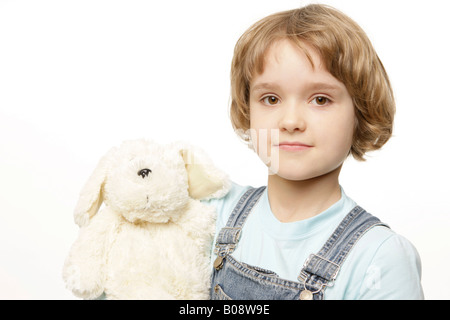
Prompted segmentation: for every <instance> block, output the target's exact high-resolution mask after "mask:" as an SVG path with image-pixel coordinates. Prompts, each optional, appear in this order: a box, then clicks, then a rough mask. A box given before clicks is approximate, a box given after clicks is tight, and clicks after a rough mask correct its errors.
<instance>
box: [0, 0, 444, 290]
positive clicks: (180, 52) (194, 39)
mask: <svg viewBox="0 0 450 320" xmlns="http://www.w3.org/2000/svg"><path fill="white" fill-rule="evenodd" d="M307 3H309V1H299V0H295V1H287V0H280V1H273V0H270V1H268V0H264V1H262V0H252V1H249V0H244V1H243V0H228V1H207V0H203V1H199V0H192V1H182V0H178V1H175V0H172V1H169V0H167V1H133V0H126V1H125V0H122V1H114V0H108V1H97V0H87V1H86V0H73V1H68V0H54V1H50V0H29V1H21V0H17V1H15V0H0V298H1V299H72V298H73V296H72V294H71V293H70V292H69V291H67V290H66V289H65V287H64V284H63V282H62V278H61V270H62V264H63V261H64V258H65V257H66V255H67V252H68V250H69V248H70V245H71V244H72V243H73V241H74V240H75V238H76V236H77V232H78V228H77V227H76V225H75V224H74V222H73V220H72V211H73V208H74V206H75V203H76V201H77V198H78V193H79V191H80V189H81V187H82V185H83V184H84V182H85V181H86V179H87V177H88V176H89V175H90V174H91V172H92V170H93V168H94V167H95V165H96V164H97V161H98V160H99V158H100V157H101V156H102V155H103V154H104V153H105V152H106V151H107V150H108V149H109V148H110V147H112V146H114V145H117V144H119V143H120V142H121V141H123V140H126V139H132V138H141V137H146V138H153V139H156V140H158V141H160V142H166V141H167V142H169V141H174V140H180V139H181V140H187V141H190V142H192V143H194V144H196V145H199V146H201V147H202V148H204V149H205V150H206V151H207V152H208V153H209V155H210V156H211V157H212V158H213V160H214V161H215V163H216V164H217V165H218V166H219V167H221V168H222V169H223V170H225V171H227V172H228V173H229V175H230V176H231V178H232V179H233V180H234V181H235V182H237V183H240V184H250V185H255V186H257V185H261V184H265V182H266V170H265V167H264V166H263V165H262V164H261V163H260V161H259V159H258V158H257V157H256V156H255V155H254V154H253V153H251V152H250V151H249V150H248V149H247V148H246V147H245V146H244V144H243V143H241V142H240V141H239V140H238V138H237V137H236V136H235V134H234V132H233V130H232V128H231V125H230V122H229V117H228V104H229V67H230V61H231V57H232V52H233V47H234V44H235V42H236V40H237V39H238V37H239V36H240V35H241V34H242V32H244V30H245V29H246V28H247V27H249V26H250V24H252V23H253V22H255V21H256V20H258V19H260V18H262V17H264V16H266V15H268V14H270V13H273V12H276V11H280V10H286V9H292V8H296V7H299V6H301V5H305V4H307ZM322 3H327V4H331V5H333V6H335V7H336V8H338V9H340V10H342V11H344V12H345V13H347V14H348V15H349V16H350V17H352V18H353V19H354V20H356V21H357V22H358V23H359V24H360V25H361V26H362V27H363V29H365V31H366V32H367V33H368V35H369V37H370V38H371V40H372V42H373V44H374V46H375V48H376V49H377V52H378V54H379V56H380V58H381V60H382V61H383V63H384V65H385V67H386V69H387V70H388V73H389V75H390V77H391V80H392V83H393V86H394V90H395V94H396V99H397V107H398V111H397V116H396V123H395V131H394V137H393V138H392V139H391V141H389V142H388V144H387V145H386V147H385V148H384V149H383V150H382V151H379V152H375V153H372V154H370V157H369V159H368V161H366V162H365V163H359V162H356V161H354V160H352V159H349V160H348V161H347V163H346V164H345V165H344V169H343V172H342V175H341V176H342V177H341V184H342V186H343V187H344V189H345V190H346V193H347V194H348V195H349V196H350V197H352V198H353V199H354V200H356V201H357V202H358V203H359V204H360V205H361V206H363V207H365V208H366V209H367V210H368V211H370V212H372V213H373V214H375V215H377V216H378V217H380V218H381V219H382V220H384V221H385V222H387V223H388V224H390V226H391V227H392V228H393V229H394V230H395V231H397V232H398V233H400V234H402V235H404V236H405V237H407V238H408V239H409V240H411V241H412V242H413V244H414V245H415V246H416V247H417V249H418V251H419V253H420V255H421V258H422V265H423V287H424V291H425V296H426V298H427V299H450V291H449V290H448V287H449V286H450V279H448V277H442V270H443V269H442V268H446V267H447V266H448V264H449V263H450V236H449V234H450V232H449V231H450V228H449V227H450V200H449V198H450V196H449V191H450V188H449V184H448V182H449V180H450V173H449V169H448V164H449V163H450V156H449V152H448V151H447V149H448V142H449V138H450V134H449V126H448V124H449V119H450V99H449V97H447V94H448V88H449V85H450V81H449V73H450V65H449V61H450V59H449V58H448V55H449V44H448V43H449V41H448V38H449V34H448V33H449V30H450V22H449V19H448V16H447V12H448V11H447V10H448V8H445V5H446V3H447V2H446V1H444V0H441V1H438V0H429V1H414V0H409V1H398V0H395V1H393V0H377V1H358V0H352V1H350V0H341V1H338V0H335V1H323V2H322ZM446 9H447V10H446Z"/></svg>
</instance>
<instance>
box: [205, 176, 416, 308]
mask: <svg viewBox="0 0 450 320" xmlns="http://www.w3.org/2000/svg"><path fill="white" fill-rule="evenodd" d="M248 188H249V187H242V186H239V185H237V184H233V187H232V189H231V191H230V192H229V193H228V195H227V196H225V197H224V198H222V199H214V200H210V201H208V202H206V203H208V204H210V205H213V206H215V207H216V209H217V214H218V215H217V222H216V228H217V229H216V234H217V233H218V232H219V231H220V229H221V228H223V227H225V225H226V223H227V221H228V218H229V216H230V214H231V211H232V210H233V208H234V207H235V205H236V203H237V201H238V200H239V199H240V197H241V196H242V195H243V194H244V193H245V191H246V190H247V189H248ZM355 206H356V203H355V202H354V201H353V200H352V199H350V198H349V197H347V195H346V194H345V192H344V191H343V190H342V188H341V199H340V200H339V201H338V202H336V203H335V204H333V205H332V206H331V207H329V208H328V209H327V210H325V211H323V212H322V213H320V214H318V215H316V216H314V217H312V218H309V219H305V220H301V221H296V222H289V223H282V222H280V221H279V220H278V219H277V218H276V217H275V216H274V215H273V213H272V211H271V208H270V203H269V199H268V195H267V188H266V190H265V191H264V192H263V194H262V196H261V198H260V200H259V201H258V203H257V204H256V205H255V207H254V209H253V211H252V212H251V214H250V215H249V216H248V218H247V220H246V222H245V224H244V227H243V229H242V235H241V239H240V241H239V244H238V245H237V247H236V249H235V251H234V252H233V253H232V255H233V257H234V258H236V259H237V260H238V261H241V262H244V263H247V264H250V265H253V266H258V267H260V268H264V269H267V270H271V271H273V272H275V273H277V274H278V276H279V277H281V278H285V279H288V280H291V281H298V280H297V277H298V275H299V273H300V270H301V269H302V266H303V264H304V262H305V261H306V259H307V258H308V256H309V255H310V254H311V253H317V252H318V251H319V250H320V248H321V247H322V246H323V245H324V244H325V242H326V241H327V239H328V238H329V236H330V235H331V234H332V233H333V231H334V229H335V228H336V227H337V226H338V225H339V223H340V222H341V221H342V219H343V218H344V217H345V216H346V215H347V214H348V213H349V212H350V210H351V209H353V208H354V207H355ZM215 258H216V255H215V254H214V253H213V254H212V260H211V261H214V260H215ZM420 277H421V263H420V258H419V255H418V253H417V251H416V249H415V248H414V246H413V245H412V244H411V243H410V242H409V241H408V240H407V239H405V238H403V237H402V236H400V235H398V234H396V233H395V232H393V231H392V230H391V229H389V228H386V227H380V226H378V227H374V228H372V229H370V230H369V231H368V232H367V233H366V234H364V235H363V236H362V237H361V238H360V240H359V241H358V242H357V244H356V245H355V246H354V247H353V249H352V250H351V251H350V253H349V255H348V256H347V259H346V260H345V262H344V264H343V265H342V267H341V268H340V271H339V273H338V276H337V279H336V281H335V283H334V285H333V286H332V287H328V288H326V290H325V294H324V299H330V300H342V299H351V300H354V299H423V291H422V286H421V283H420Z"/></svg>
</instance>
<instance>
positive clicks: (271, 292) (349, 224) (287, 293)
mask: <svg viewBox="0 0 450 320" xmlns="http://www.w3.org/2000/svg"><path fill="white" fill-rule="evenodd" d="M265 188H266V187H260V188H251V189H249V190H247V192H245V193H244V194H243V195H242V197H241V198H240V199H239V201H238V203H237V205H236V207H235V208H234V209H233V211H232V213H231V215H230V218H229V219H228V222H227V224H226V226H225V227H224V228H222V229H221V230H220V232H219V234H218V236H217V240H216V244H215V249H214V252H215V253H216V254H217V258H216V260H215V261H214V269H213V273H212V279H211V299H213V300H234V299H236V300H299V299H300V300H322V299H323V295H324V290H325V289H326V288H327V287H329V286H332V285H333V283H334V281H335V280H336V277H337V275H338V273H339V269H340V267H341V266H342V264H343V262H344V260H345V258H346V257H347V255H348V253H349V252H350V250H351V249H352V247H353V246H354V245H355V243H356V242H357V241H358V239H359V238H360V237H361V236H362V235H363V234H364V233H365V232H367V231H368V230H369V229H370V228H372V227H374V226H385V227H387V225H385V224H383V223H381V222H380V220H379V219H378V218H376V217H374V216H372V215H371V214H369V213H367V212H366V211H365V210H364V209H362V208H361V207H359V206H356V207H354V208H353V209H352V210H351V211H350V212H349V213H348V214H347V216H345V218H344V219H343V220H342V221H341V223H340V224H339V226H338V227H337V228H336V229H335V230H334V232H333V234H332V235H331V236H330V238H329V239H328V240H327V241H326V243H325V244H324V246H323V247H322V248H321V249H320V250H319V252H318V253H316V254H311V255H310V256H309V258H308V259H307V260H306V261H305V263H304V265H303V268H302V269H301V270H300V272H299V276H298V277H297V279H298V282H297V281H291V280H287V279H282V278H280V277H278V276H277V275H276V274H275V273H274V272H272V271H270V270H266V269H263V268H259V267H257V266H250V265H248V264H245V263H243V262H240V261H237V260H236V259H235V258H233V256H232V255H231V254H232V253H233V251H234V249H235V248H236V245H237V244H238V242H239V238H240V235H241V231H242V227H243V225H244V223H245V220H246V218H247V216H248V215H249V214H250V212H251V211H252V209H253V207H254V206H255V204H256V203H257V202H258V200H259V198H260V196H261V195H262V193H263V192H264V190H265Z"/></svg>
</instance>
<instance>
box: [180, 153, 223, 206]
mask: <svg viewBox="0 0 450 320" xmlns="http://www.w3.org/2000/svg"><path fill="white" fill-rule="evenodd" d="M180 154H181V156H182V157H183V161H184V164H185V167H186V172H187V175H188V182H189V195H190V196H191V197H192V198H194V199H198V200H209V199H212V198H222V197H224V196H225V195H226V194H227V193H228V191H229V190H230V188H231V182H230V180H229V179H228V176H227V175H226V174H225V173H224V172H222V171H220V170H219V169H218V168H216V167H215V166H214V164H213V163H212V161H211V159H210V158H209V157H208V156H207V154H206V153H205V152H204V151H203V150H201V149H199V148H196V147H193V146H186V145H185V146H182V147H180Z"/></svg>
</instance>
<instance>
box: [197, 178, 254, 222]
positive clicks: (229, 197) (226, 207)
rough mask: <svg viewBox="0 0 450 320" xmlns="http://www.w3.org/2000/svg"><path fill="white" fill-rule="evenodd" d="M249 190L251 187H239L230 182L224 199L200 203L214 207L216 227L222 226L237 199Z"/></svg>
mask: <svg viewBox="0 0 450 320" xmlns="http://www.w3.org/2000/svg"><path fill="white" fill-rule="evenodd" d="M250 188H251V186H241V185H239V184H236V183H234V182H232V184H231V188H230V191H229V192H228V193H227V194H226V195H225V196H224V197H222V198H220V199H211V200H207V201H202V203H204V204H207V205H210V206H213V207H215V209H216V212H217V225H218V226H224V225H226V223H227V220H228V218H229V216H230V214H231V211H233V208H234V207H235V206H236V204H237V202H238V201H239V199H240V198H241V197H242V195H243V194H244V193H245V192H246V191H247V190H248V189H250Z"/></svg>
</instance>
